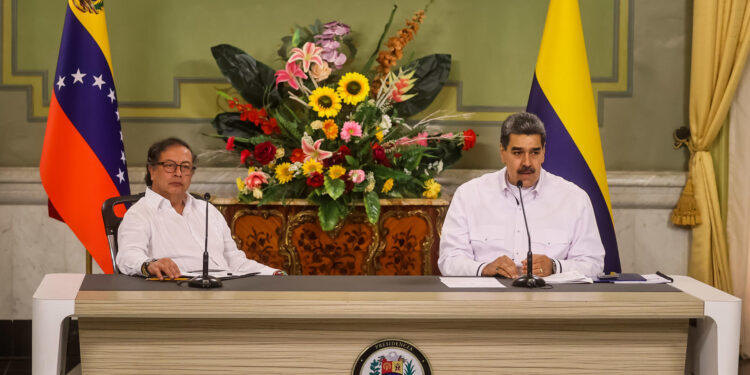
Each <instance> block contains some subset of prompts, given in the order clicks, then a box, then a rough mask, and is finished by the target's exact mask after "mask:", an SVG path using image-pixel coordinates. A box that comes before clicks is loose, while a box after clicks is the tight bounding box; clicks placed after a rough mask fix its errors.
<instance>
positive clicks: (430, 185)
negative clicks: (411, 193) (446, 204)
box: [422, 178, 440, 199]
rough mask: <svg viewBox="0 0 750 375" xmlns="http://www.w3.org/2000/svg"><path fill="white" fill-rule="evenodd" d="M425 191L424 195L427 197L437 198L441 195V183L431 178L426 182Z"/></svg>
mask: <svg viewBox="0 0 750 375" xmlns="http://www.w3.org/2000/svg"><path fill="white" fill-rule="evenodd" d="M424 189H425V190H424V193H422V195H423V196H424V197H425V198H431V199H437V197H438V196H439V195H440V184H439V183H437V182H435V179H434V178H431V179H429V180H427V181H425V182H424Z"/></svg>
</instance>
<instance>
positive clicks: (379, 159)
mask: <svg viewBox="0 0 750 375" xmlns="http://www.w3.org/2000/svg"><path fill="white" fill-rule="evenodd" d="M372 158H373V159H374V160H375V162H376V163H378V164H381V165H384V166H386V167H390V166H391V162H389V161H388V159H387V158H386V157H385V149H383V146H381V145H379V144H377V142H376V143H375V144H373V145H372Z"/></svg>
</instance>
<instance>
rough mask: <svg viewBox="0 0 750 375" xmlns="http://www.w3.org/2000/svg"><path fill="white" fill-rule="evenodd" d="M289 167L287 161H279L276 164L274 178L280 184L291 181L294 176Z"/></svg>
mask: <svg viewBox="0 0 750 375" xmlns="http://www.w3.org/2000/svg"><path fill="white" fill-rule="evenodd" d="M289 167H291V164H289V163H281V164H279V165H278V166H276V179H277V180H279V183H280V184H282V185H283V184H285V183H287V182H289V181H291V180H292V177H294V172H292V171H290V170H289Z"/></svg>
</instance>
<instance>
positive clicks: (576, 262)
mask: <svg viewBox="0 0 750 375" xmlns="http://www.w3.org/2000/svg"><path fill="white" fill-rule="evenodd" d="M582 200H583V201H584V204H582V205H581V210H580V212H579V213H578V215H576V216H577V217H578V218H577V220H576V223H575V227H574V233H573V242H572V243H571V245H570V250H569V251H568V256H567V257H566V258H565V259H558V264H559V266H560V269H558V270H557V272H568V271H578V272H580V273H582V274H584V275H586V276H589V277H593V276H596V274H598V273H599V272H602V271H603V270H604V245H602V240H601V237H599V227H598V226H597V225H596V217H595V216H594V208H593V206H592V205H591V200H590V199H589V197H588V195H585V193H584V197H583V199H582Z"/></svg>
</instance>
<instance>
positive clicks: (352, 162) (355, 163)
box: [345, 155, 359, 168]
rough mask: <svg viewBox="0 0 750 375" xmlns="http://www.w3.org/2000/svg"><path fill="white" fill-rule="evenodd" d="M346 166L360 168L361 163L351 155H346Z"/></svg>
mask: <svg viewBox="0 0 750 375" xmlns="http://www.w3.org/2000/svg"><path fill="white" fill-rule="evenodd" d="M345 159H346V164H347V165H349V166H350V167H352V168H359V162H358V161H357V159H355V158H354V157H353V156H351V155H346V157H345Z"/></svg>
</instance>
